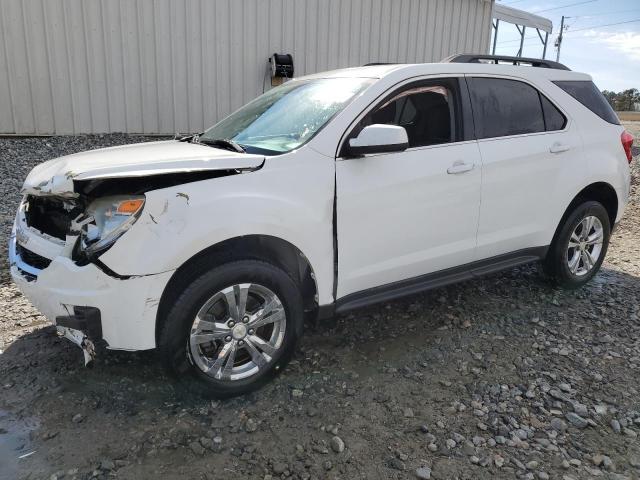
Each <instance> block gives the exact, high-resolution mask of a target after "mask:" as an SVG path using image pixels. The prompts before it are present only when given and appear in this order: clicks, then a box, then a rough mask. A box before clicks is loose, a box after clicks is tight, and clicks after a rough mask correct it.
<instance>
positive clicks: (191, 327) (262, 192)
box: [10, 55, 631, 397]
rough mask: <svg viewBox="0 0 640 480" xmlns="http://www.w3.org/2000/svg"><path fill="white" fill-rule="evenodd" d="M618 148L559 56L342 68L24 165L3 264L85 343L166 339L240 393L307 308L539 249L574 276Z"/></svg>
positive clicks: (518, 260) (582, 263) (621, 168)
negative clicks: (163, 128) (119, 141)
mask: <svg viewBox="0 0 640 480" xmlns="http://www.w3.org/2000/svg"><path fill="white" fill-rule="evenodd" d="M505 61H506V62H510V63H511V64H510V65H504V64H498V63H504V62H505ZM525 63H529V64H531V65H530V66H529V67H525V66H522V65H523V64H525ZM630 161H631V137H630V135H629V134H628V133H626V132H625V131H624V129H623V128H622V127H621V126H620V124H619V122H618V119H617V117H616V116H615V114H614V112H613V111H612V110H611V108H610V107H609V106H608V104H607V103H606V101H605V100H604V98H603V97H602V95H601V94H600V93H599V92H598V90H597V89H596V88H595V86H594V85H593V83H592V82H591V79H590V77H589V76H587V75H585V74H580V73H575V72H571V71H569V70H568V69H566V67H564V66H562V65H560V64H556V63H554V62H547V61H540V60H527V59H506V58H496V57H479V56H469V55H462V56H457V57H454V58H451V59H449V60H448V61H445V62H442V63H433V64H420V65H372V66H365V67H360V68H353V69H346V70H340V71H333V72H328V73H322V74H317V75H312V76H308V77H304V78H300V79H296V80H291V81H289V82H287V83H285V84H284V85H282V86H280V87H278V88H275V89H273V90H271V91H269V92H267V93H265V94H264V95H262V96H260V97H258V98H257V99H255V100H254V101H252V102H250V103H249V104H247V105H246V106H244V107H243V108H241V109H240V110H238V111H237V112H235V113H233V114H232V115H231V116H229V117H227V118H226V119H224V120H222V121H221V122H220V123H218V124H217V125H215V126H213V127H212V128H210V129H209V130H207V131H205V132H204V133H201V134H197V135H192V136H186V137H182V138H177V139H175V140H169V141H160V142H153V143H144V144H137V145H130V146H122V147H115V148H107V149H101V150H94V151H90V152H84V153H79V154H76V155H70V156H66V157H62V158H58V159H54V160H50V161H48V162H45V163H43V164H41V165H39V166H38V167H36V168H34V169H33V171H32V172H31V173H30V174H29V176H28V177H27V179H26V181H25V184H24V190H23V193H24V198H23V200H22V202H21V204H20V207H19V210H18V213H17V216H16V220H15V225H14V228H13V233H12V236H11V240H10V263H11V273H12V275H13V278H14V281H15V282H16V283H17V284H18V286H19V287H20V289H21V290H22V291H23V292H24V294H25V295H26V296H27V297H28V298H29V299H30V300H31V301H32V302H33V304H34V305H35V306H36V307H37V308H38V309H39V310H40V311H41V312H42V313H43V314H44V315H46V316H47V317H48V318H49V319H50V320H51V321H52V322H54V323H55V324H56V325H57V327H58V330H59V331H60V333H61V334H64V335H65V336H67V337H68V338H69V339H71V340H72V341H74V342H75V343H77V344H78V345H80V346H81V347H82V348H83V350H84V353H85V357H86V359H87V360H90V359H91V358H92V356H93V355H94V354H95V349H94V347H95V344H96V342H103V343H105V344H106V346H107V347H108V348H112V349H123V350H144V349H153V348H157V349H158V351H159V353H160V356H161V358H162V360H163V361H164V362H165V363H166V365H167V366H168V367H169V369H170V370H171V371H172V372H174V373H175V374H176V375H177V376H178V377H179V378H180V379H183V380H186V381H187V384H189V385H191V386H195V387H196V388H197V389H199V390H201V391H203V392H205V393H207V394H210V395H213V396H220V397H224V396H230V395H236V394H240V393H243V392H247V391H249V390H251V389H254V388H256V387H258V386H259V385H261V384H263V383H264V382H265V381H266V380H267V379H269V378H270V377H272V375H274V374H275V373H276V372H277V371H278V370H280V369H281V368H282V367H283V366H284V365H285V364H286V362H287V361H288V360H289V358H290V357H291V355H292V353H293V350H294V347H295V344H296V341H297V340H298V338H299V337H300V335H301V334H302V329H303V320H304V319H305V318H309V317H311V316H319V317H325V316H328V315H333V314H335V313H336V312H338V313H339V312H344V311H346V310H349V309H353V308H356V307H361V306H364V305H368V304H371V303H375V302H380V301H386V300H389V299H392V298H396V297H400V296H402V295H406V294H411V293H415V292H417V291H420V290H424V289H428V288H432V287H436V286H441V285H445V284H448V283H452V282H456V281H460V280H464V279H469V278H473V277H476V276H478V275H481V274H485V273H488V272H494V271H497V270H500V269H505V268H510V267H513V266H514V265H519V264H523V263H526V262H534V261H542V263H543V266H544V268H545V270H546V272H547V273H548V274H549V276H550V277H551V278H552V279H554V280H555V281H556V282H557V283H558V284H560V285H563V286H567V287H577V286H580V285H582V284H584V283H585V282H587V281H588V280H589V279H590V278H591V277H592V276H593V275H594V274H595V273H596V271H597V270H598V268H599V267H600V265H601V263H602V261H603V259H604V256H605V253H606V250H607V245H608V242H609V237H610V233H611V229H612V228H613V226H614V224H615V223H616V222H617V221H618V220H619V219H620V217H621V215H622V212H623V209H624V207H625V205H626V203H627V197H628V194H629V165H628V162H630Z"/></svg>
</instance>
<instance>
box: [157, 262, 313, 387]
mask: <svg viewBox="0 0 640 480" xmlns="http://www.w3.org/2000/svg"><path fill="white" fill-rule="evenodd" d="M247 285H249V286H247ZM183 288H184V290H183V292H182V294H181V295H180V296H179V297H178V299H177V300H176V302H175V303H174V304H173V306H172V307H171V308H170V309H169V311H168V313H167V316H166V318H165V321H164V323H163V325H162V327H161V330H160V335H159V342H158V343H159V352H160V355H161V357H162V361H163V363H164V366H165V368H166V369H167V370H168V371H169V373H170V374H172V375H173V376H175V377H176V378H177V379H178V381H179V382H180V383H181V384H182V385H183V386H184V387H185V388H186V389H187V390H189V391H191V392H193V393H196V394H199V395H203V396H206V397H212V398H228V397H233V396H236V395H242V394H245V393H248V392H251V391H253V390H256V389H258V388H260V387H261V386H263V385H264V384H265V383H267V382H268V381H269V380H270V379H271V378H273V377H274V376H275V375H276V374H277V373H279V372H280V371H281V370H282V369H283V368H284V367H285V366H286V364H287V363H288V362H289V360H290V359H291V356H292V354H293V352H294V349H295V346H296V342H297V340H298V336H299V335H300V334H301V332H302V325H303V314H304V312H303V302H302V295H301V293H300V289H299V287H298V285H297V284H296V282H294V280H293V279H292V278H291V277H290V276H289V275H288V274H287V273H286V272H285V271H284V270H282V269H280V268H278V267H276V266H274V265H271V264H269V263H266V262H264V261H260V260H239V261H233V262H230V263H226V264H223V265H220V266H217V267H214V268H212V269H211V270H209V271H207V272H206V273H204V274H202V275H201V276H199V277H196V278H194V279H192V280H191V281H190V282H189V281H186V282H184V285H183ZM243 298H244V304H245V305H246V309H245V312H246V313H245V312H242V313H241V310H243V308H242V305H243ZM261 311H262V312H263V313H262V316H261V315H260V312H261ZM196 316H198V319H196ZM196 320H197V321H196ZM230 322H233V323H230ZM260 322H262V323H263V324H262V325H260ZM252 326H254V327H255V328H252ZM220 355H222V361H221V358H220ZM231 359H233V363H232V362H231ZM207 369H208V370H207Z"/></svg>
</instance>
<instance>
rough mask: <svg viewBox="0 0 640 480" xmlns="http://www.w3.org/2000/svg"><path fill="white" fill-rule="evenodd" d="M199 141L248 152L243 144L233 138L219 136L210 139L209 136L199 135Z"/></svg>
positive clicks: (234, 150) (235, 150) (239, 151)
mask: <svg viewBox="0 0 640 480" xmlns="http://www.w3.org/2000/svg"><path fill="white" fill-rule="evenodd" d="M194 140H195V139H194ZM197 143H202V144H204V145H210V146H212V147H220V148H225V149H227V150H231V151H233V152H238V153H247V152H246V151H245V149H244V148H242V145H240V144H239V143H236V142H234V141H233V140H230V139H228V138H217V139H215V140H209V139H208V138H202V137H199V138H198V140H197Z"/></svg>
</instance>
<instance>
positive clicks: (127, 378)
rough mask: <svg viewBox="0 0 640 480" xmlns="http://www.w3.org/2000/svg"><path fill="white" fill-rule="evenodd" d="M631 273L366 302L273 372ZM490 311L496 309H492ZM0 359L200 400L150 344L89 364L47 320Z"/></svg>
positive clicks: (390, 356)
mask: <svg viewBox="0 0 640 480" xmlns="http://www.w3.org/2000/svg"><path fill="white" fill-rule="evenodd" d="M638 280H639V279H638V278H637V277H634V276H632V275H629V274H627V273H624V272H621V271H618V270H613V269H609V268H603V269H602V270H601V272H600V273H599V274H598V275H597V276H596V277H595V278H594V279H593V280H592V281H591V282H590V283H589V284H588V285H587V286H586V287H584V288H583V289H581V290H577V291H573V292H572V291H563V290H559V289H556V288H554V287H552V286H550V285H549V284H548V283H546V281H545V279H544V278H543V276H542V275H540V274H539V272H538V268H537V267H536V266H527V267H520V268H517V269H514V270H513V271H510V272H506V273H500V274H494V275H490V276H488V277H485V278H482V279H476V280H470V281H467V282H463V283H461V284H457V285H452V286H449V287H444V288H439V289H436V290H432V291H429V292H425V293H421V294H416V295H412V296H409V297H405V298H403V299H400V300H397V301H393V302H387V303H382V304H378V305H374V306H371V307H367V308H364V309H361V310H358V311H354V312H351V313H348V314H346V315H341V316H338V317H336V318H335V319H332V320H330V321H327V322H320V323H318V324H317V325H316V324H308V325H307V326H306V330H305V334H304V336H303V339H302V341H301V345H300V348H299V350H298V352H297V353H296V355H295V357H294V360H293V362H292V366H291V367H289V368H288V369H286V370H285V372H284V373H283V374H282V375H281V376H280V379H281V380H282V379H283V380H284V381H285V382H288V383H290V384H292V385H293V384H296V383H300V382H302V381H303V379H301V377H302V378H303V377H304V376H305V375H308V374H310V373H311V372H312V371H316V370H317V368H318V366H319V365H322V362H315V363H314V361H313V358H309V353H310V352H311V353H313V354H314V355H316V356H318V355H320V356H324V354H327V353H329V352H331V355H330V356H331V358H332V360H333V362H329V364H328V365H329V368H331V366H330V365H331V363H336V362H337V363H339V362H348V363H349V364H350V365H351V367H353V368H356V369H357V368H358V365H360V367H361V369H362V371H363V372H365V373H368V374H375V373H373V372H374V371H375V369H376V368H377V366H378V365H379V364H380V363H383V362H393V363H400V364H401V363H402V357H403V355H405V354H406V352H407V351H408V349H410V348H409V347H411V348H415V346H420V347H419V348H423V349H427V350H428V349H429V348H430V347H431V346H432V345H431V344H430V339H431V338H433V337H434V333H435V332H437V331H438V330H442V329H443V328H444V329H445V330H446V329H449V330H452V331H454V332H455V331H456V330H459V331H460V332H464V331H465V329H467V328H470V327H471V326H474V327H475V328H481V329H482V330H483V331H485V332H487V331H488V332H494V333H500V328H501V327H502V326H503V325H504V324H505V319H507V321H508V319H509V318H512V321H521V320H522V319H523V318H528V316H527V315H528V313H527V309H526V305H524V304H523V303H519V302H524V303H528V302H529V300H527V297H529V298H531V297H533V298H535V299H536V300H535V302H537V303H549V304H550V307H551V308H552V309H562V308H567V306H569V304H570V303H571V302H572V301H574V299H576V298H577V299H583V300H584V298H586V297H589V296H593V297H595V298H597V297H599V296H600V295H601V294H602V293H601V292H602V290H603V288H604V287H608V288H611V287H612V286H618V287H620V288H637V284H638V283H637V282H638ZM557 299H561V300H560V301H558V300H557ZM452 305H455V308H454V309H452V308H451V306H452ZM538 307H540V305H538ZM496 310H497V311H498V312H502V314H503V315H501V316H496V315H495V313H496ZM452 312H453V313H452ZM532 328H533V327H532ZM455 334H456V335H459V334H460V333H459V332H458V333H455ZM371 354H373V355H375V356H376V357H377V360H378V361H377V362H375V364H373V365H372V364H370V363H367V362H361V361H360V359H358V358H357V357H358V356H362V355H364V356H367V355H371ZM394 357H395V358H394ZM325 360H326V358H325ZM0 361H1V363H3V364H4V365H5V368H4V369H6V370H7V371H8V372H12V371H13V372H15V371H18V372H20V374H19V375H11V376H12V377H13V378H14V381H16V382H18V381H21V379H20V377H21V376H24V377H25V378H31V377H34V378H32V379H31V380H30V381H31V382H33V383H34V384H38V383H39V381H40V380H42V379H41V378H38V377H39V376H41V375H45V376H46V380H45V384H46V385H48V388H51V389H52V391H53V392H54V393H57V394H59V395H61V396H62V397H64V395H65V394H69V393H76V394H93V395H98V396H100V397H101V398H102V401H101V403H102V404H103V405H104V406H105V408H107V410H109V409H110V408H117V409H121V410H122V409H124V411H127V412H129V413H130V414H135V412H136V409H137V405H139V402H138V399H139V398H140V396H144V398H145V399H146V402H150V403H151V404H154V405H155V406H159V405H163V404H170V405H173V404H175V403H176V402H185V403H186V404H189V405H198V404H203V402H205V401H206V400H203V399H202V398H200V397H195V396H193V395H191V394H190V393H188V392H186V391H184V390H183V388H182V387H181V385H180V384H179V383H177V382H176V381H175V379H174V378H172V377H170V376H168V375H167V374H166V373H165V372H164V370H163V368H162V367H161V365H160V358H159V357H158V354H157V353H156V351H154V350H150V351H142V352H125V351H114V350H108V349H105V348H102V349H100V350H99V352H98V358H97V360H96V361H95V362H94V364H93V365H92V367H91V368H88V367H84V366H83V364H82V353H81V350H80V349H79V348H78V347H76V346H75V345H73V344H71V343H70V342H69V341H67V340H66V339H64V338H59V337H58V336H57V334H56V330H55V327H54V326H52V325H47V326H44V327H43V328H38V329H36V330H34V331H32V332H31V333H27V334H25V335H22V336H20V337H19V338H17V339H16V340H15V341H13V342H12V343H11V344H10V345H9V346H8V348H6V350H5V351H4V353H3V354H2V356H1V357H0ZM326 363H327V362H325V364H326ZM22 380H24V379H22ZM264 388H266V389H269V388H271V387H269V386H268V385H267V386H266V387H264ZM252 398H253V396H252V395H247V396H245V397H242V399H240V400H236V401H235V402H232V403H233V407H236V406H237V402H240V403H244V402H249V403H250V402H251V401H252Z"/></svg>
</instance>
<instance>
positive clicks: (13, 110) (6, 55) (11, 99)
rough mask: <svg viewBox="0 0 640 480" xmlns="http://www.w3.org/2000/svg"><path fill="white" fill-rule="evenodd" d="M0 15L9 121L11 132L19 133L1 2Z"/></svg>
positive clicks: (0, 3)
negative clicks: (7, 88) (11, 126)
mask: <svg viewBox="0 0 640 480" xmlns="http://www.w3.org/2000/svg"><path fill="white" fill-rule="evenodd" d="M0 16H1V17H2V18H0V25H2V47H3V49H4V58H5V62H6V64H7V79H8V82H7V83H8V85H7V86H8V87H9V104H10V105H11V123H12V124H13V132H14V133H20V132H18V131H17V130H18V125H17V122H16V112H15V105H14V101H13V89H12V87H11V79H12V78H11V77H12V76H11V67H10V66H9V50H8V48H7V45H8V43H9V42H8V41H7V35H6V32H7V25H6V23H7V21H6V20H5V11H4V7H3V3H2V2H0Z"/></svg>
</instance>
